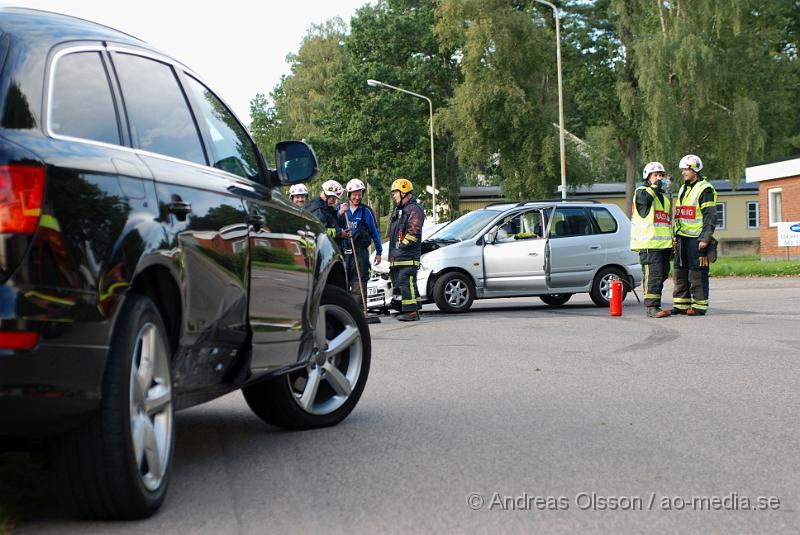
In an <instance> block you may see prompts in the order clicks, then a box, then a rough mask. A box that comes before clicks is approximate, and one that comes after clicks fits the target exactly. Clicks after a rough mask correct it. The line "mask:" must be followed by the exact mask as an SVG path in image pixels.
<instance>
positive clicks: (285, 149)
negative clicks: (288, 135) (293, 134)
mask: <svg viewBox="0 0 800 535" xmlns="http://www.w3.org/2000/svg"><path fill="white" fill-rule="evenodd" d="M275 161H276V162H277V164H278V168H277V169H276V170H275V171H276V173H277V174H278V179H279V180H280V183H281V185H284V186H286V185H289V184H297V183H299V182H307V181H309V180H311V179H312V178H314V177H315V176H316V174H317V171H318V167H317V155H316V154H314V149H312V148H311V147H309V146H308V145H307V144H306V143H304V142H302V141H281V142H279V143H278V144H277V145H275Z"/></svg>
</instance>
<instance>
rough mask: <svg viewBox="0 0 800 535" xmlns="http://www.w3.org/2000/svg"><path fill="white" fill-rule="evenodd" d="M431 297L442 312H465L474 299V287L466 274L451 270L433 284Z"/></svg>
mask: <svg viewBox="0 0 800 535" xmlns="http://www.w3.org/2000/svg"><path fill="white" fill-rule="evenodd" d="M433 299H434V301H436V306H437V307H438V308H439V310H441V311H442V312H447V313H450V314H456V313H459V312H466V311H467V310H469V308H470V307H471V306H472V301H474V300H475V287H474V286H473V284H472V280H470V278H469V277H468V276H467V275H464V274H463V273H459V272H458V271H451V272H450V273H446V274H444V275H442V276H441V277H439V278H438V279H437V280H436V284H434V285H433Z"/></svg>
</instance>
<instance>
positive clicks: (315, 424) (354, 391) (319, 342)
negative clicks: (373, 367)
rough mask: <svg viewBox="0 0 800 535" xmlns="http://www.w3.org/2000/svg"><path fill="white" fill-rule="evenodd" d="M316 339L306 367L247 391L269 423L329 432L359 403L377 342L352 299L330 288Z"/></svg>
mask: <svg viewBox="0 0 800 535" xmlns="http://www.w3.org/2000/svg"><path fill="white" fill-rule="evenodd" d="M323 331H324V332H323ZM314 335H315V340H316V341H315V344H314V346H315V349H314V354H313V355H312V356H311V358H310V359H309V361H308V365H307V366H306V367H305V368H302V369H300V370H298V371H294V372H291V373H288V374H286V375H282V376H279V377H276V378H274V379H270V380H267V381H264V382H262V383H257V384H255V385H252V386H249V387H246V388H243V389H242V393H243V394H244V399H245V400H246V401H247V404H248V405H249V406H250V409H252V411H253V412H254V413H255V414H256V415H257V416H258V417H259V418H261V419H262V420H264V421H265V422H267V423H268V424H272V425H276V426H279V427H283V428H286V429H295V430H300V429H315V428H319V427H329V426H332V425H336V424H338V423H339V422H341V421H342V420H344V419H345V418H346V417H347V415H348V414H350V412H351V411H352V410H353V408H355V406H356V404H357V403H358V400H359V398H360V397H361V394H362V392H363V391H364V386H365V385H366V383H367V376H368V375H369V367H370V361H371V355H370V351H371V342H370V334H369V328H368V327H367V321H366V319H365V318H364V312H363V311H362V310H361V309H360V308H358V305H357V304H356V302H355V301H354V300H353V298H352V297H351V296H350V294H348V293H347V292H345V291H344V290H342V289H341V288H338V287H336V286H326V287H325V291H324V292H323V294H322V301H321V302H320V308H319V317H318V320H317V329H316V330H315V333H314ZM333 345H335V347H332V346H333ZM319 348H321V350H319V351H318V349H319Z"/></svg>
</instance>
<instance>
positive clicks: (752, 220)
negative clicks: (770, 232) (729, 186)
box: [747, 201, 758, 228]
mask: <svg viewBox="0 0 800 535" xmlns="http://www.w3.org/2000/svg"><path fill="white" fill-rule="evenodd" d="M747 228H758V201H750V202H748V203H747Z"/></svg>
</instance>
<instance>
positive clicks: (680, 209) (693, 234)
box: [673, 178, 717, 238]
mask: <svg viewBox="0 0 800 535" xmlns="http://www.w3.org/2000/svg"><path fill="white" fill-rule="evenodd" d="M709 188H711V191H713V192H714V199H713V200H711V201H708V202H705V203H703V204H702V205H700V204H699V203H700V195H701V194H702V193H703V192H704V191H705V190H707V189H709ZM687 189H688V188H687V186H686V184H684V185H683V186H681V189H680V191H679V192H678V203H679V204H677V205H676V206H675V216H674V218H675V223H674V227H673V230H674V231H675V235H676V236H686V237H689V238H697V237H698V236H700V232H701V231H702V230H703V210H705V209H706V208H708V207H709V206H716V204H717V190H715V189H714V186H712V185H711V184H710V183H709V182H708V181H706V179H705V178H704V179H703V180H698V181H697V182H695V183H694V184H693V185H692V186H691V189H689V191H688V192H687V191H686V190H687ZM684 193H685V197H684Z"/></svg>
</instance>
